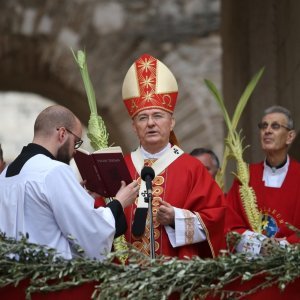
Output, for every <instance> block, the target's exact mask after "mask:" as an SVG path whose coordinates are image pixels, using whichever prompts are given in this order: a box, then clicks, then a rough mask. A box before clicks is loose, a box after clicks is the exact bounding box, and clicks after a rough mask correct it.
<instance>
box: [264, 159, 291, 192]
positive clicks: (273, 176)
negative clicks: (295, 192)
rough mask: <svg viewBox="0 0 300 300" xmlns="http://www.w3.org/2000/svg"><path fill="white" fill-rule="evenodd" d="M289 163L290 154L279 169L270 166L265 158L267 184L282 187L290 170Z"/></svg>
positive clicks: (265, 179)
mask: <svg viewBox="0 0 300 300" xmlns="http://www.w3.org/2000/svg"><path fill="white" fill-rule="evenodd" d="M289 165H290V158H289V156H288V157H287V160H286V163H285V164H284V166H282V167H281V168H278V169H276V168H272V167H270V166H268V165H267V164H266V160H265V161H264V172H263V181H264V182H265V186H267V187H275V188H280V187H281V185H282V183H283V181H284V179H285V176H286V174H287V172H288V169H289Z"/></svg>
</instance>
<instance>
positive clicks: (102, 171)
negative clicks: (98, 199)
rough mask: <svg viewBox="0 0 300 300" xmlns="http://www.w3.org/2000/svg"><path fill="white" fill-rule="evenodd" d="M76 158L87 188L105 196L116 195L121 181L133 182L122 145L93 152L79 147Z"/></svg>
mask: <svg viewBox="0 0 300 300" xmlns="http://www.w3.org/2000/svg"><path fill="white" fill-rule="evenodd" d="M74 160H75V162H76V165H77V167H78V170H79V173H80V175H81V177H82V179H83V180H86V188H87V189H88V190H90V191H92V192H96V193H98V194H99V195H101V196H103V197H115V196H116V194H117V193H118V191H119V189H120V187H121V181H124V182H125V183H126V184H127V185H128V184H129V183H131V182H132V178H131V176H130V173H129V170H128V168H127V166H126V163H125V160H124V157H123V154H122V150H121V148H120V147H109V148H104V149H101V150H98V151H95V152H93V153H89V152H88V151H86V150H84V149H81V148H79V149H77V150H76V153H75V155H74Z"/></svg>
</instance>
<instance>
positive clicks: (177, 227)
mask: <svg viewBox="0 0 300 300" xmlns="http://www.w3.org/2000/svg"><path fill="white" fill-rule="evenodd" d="M177 94H178V86H177V82H176V79H175V77H174V75H173V74H172V72H171V71H170V70H169V69H168V68H167V67H166V66H165V65H164V64H163V63H162V62H161V61H159V60H158V59H156V58H154V57H152V56H150V55H148V54H145V55H142V56H141V57H139V58H138V59H137V60H136V61H135V62H134V63H133V64H132V66H131V67H130V68H129V70H128V72H127V74H126V76H125V78H124V82H123V87H122V97H123V101H124V104H125V107H126V109H127V111H128V114H129V117H130V118H131V120H132V128H133V131H134V132H135V134H136V135H137V137H138V139H139V146H138V148H137V149H136V150H135V151H133V152H131V153H129V154H127V155H125V161H126V164H127V167H128V169H129V171H130V174H131V176H132V179H133V181H132V183H130V184H128V185H127V186H126V185H125V183H124V182H122V183H120V190H119V192H118V193H117V195H116V196H115V199H114V200H113V201H111V202H109V203H108V204H107V205H106V206H101V207H98V208H95V206H94V201H95V199H94V197H92V196H91V193H90V191H87V190H86V189H85V188H84V187H83V186H82V185H81V184H80V183H79V182H78V180H77V179H76V177H75V175H74V174H73V172H72V170H71V168H70V166H69V165H68V163H69V161H70V159H71V158H72V157H73V155H74V152H75V151H76V149H77V148H78V147H80V146H81V144H82V140H81V136H82V125H81V123H80V121H79V119H78V118H77V117H76V116H75V115H74V114H73V113H72V112H71V111H70V110H69V109H67V108H65V107H63V106H59V105H54V106H50V107H48V108H46V109H45V110H43V111H42V112H41V113H40V114H39V115H38V117H37V119H36V121H35V125H34V137H33V141H32V142H31V143H29V144H28V145H27V146H25V147H24V148H23V150H22V151H21V153H20V155H19V156H18V157H17V158H16V159H15V160H14V161H13V162H12V163H10V164H8V165H7V166H5V163H4V161H3V157H2V151H1V147H0V172H1V170H3V171H2V173H1V175H0V207H1V210H0V230H1V231H3V232H6V234H7V235H8V236H10V237H14V238H16V239H19V238H20V236H21V235H20V234H25V233H28V235H29V240H30V241H31V242H33V243H38V244H42V245H46V246H48V247H51V248H55V249H56V250H57V251H58V253H59V254H60V255H62V256H63V257H65V258H68V259H71V258H72V257H74V256H75V255H77V253H76V248H75V247H74V241H76V243H77V244H78V245H79V246H80V247H81V248H83V249H84V251H85V255H86V256H87V257H90V258H97V259H100V260H101V259H103V258H105V256H106V254H107V253H109V252H110V251H111V250H112V244H113V240H114V238H116V237H118V236H120V235H122V234H125V237H126V240H127V242H129V243H131V244H132V245H133V246H134V247H136V248H137V249H138V250H139V251H141V252H143V253H145V254H146V255H149V254H150V247H151V243H154V249H155V254H156V255H166V256H176V257H179V258H187V257H193V256H200V257H215V256H217V255H218V254H219V251H220V250H221V249H224V248H225V247H226V246H225V236H226V234H227V233H228V232H229V231H237V232H239V233H241V235H242V238H241V241H240V242H239V244H238V246H237V249H236V251H238V252H247V253H251V254H252V255H268V254H269V253H270V251H272V249H273V248H274V247H285V245H287V244H293V243H298V242H299V237H298V236H297V235H296V234H295V233H294V232H293V231H291V230H290V229H289V228H288V227H287V225H286V222H288V223H290V224H292V225H294V226H296V227H298V228H300V204H299V203H300V187H299V186H298V184H297V181H298V179H299V178H300V164H299V163H298V162H297V161H295V160H293V158H291V157H290V156H289V154H288V150H289V146H290V145H291V144H292V143H293V141H294V139H295V136H296V133H295V129H294V122H293V119H292V116H291V113H290V112H289V110H287V109H286V108H284V107H281V106H272V107H269V108H267V109H266V110H265V111H264V112H263V115H262V118H261V121H260V123H259V124H258V129H259V132H260V140H261V147H262V150H263V151H264V153H265V157H264V158H263V160H262V162H260V163H258V164H250V168H249V172H250V181H249V185H250V186H251V187H252V188H253V189H254V191H255V194H256V198H257V199H256V200H257V206H258V209H259V211H260V213H261V214H262V228H261V232H259V233H258V232H254V231H253V228H251V224H250V223H249V221H248V219H247V215H246V214H245V211H244V207H243V202H242V199H241V196H240V193H239V185H240V183H239V180H238V179H236V180H235V181H234V183H233V185H232V187H231V189H230V190H229V192H228V193H227V194H226V196H225V195H224V193H223V192H222V191H221V189H220V188H219V186H218V185H217V184H216V182H215V180H214V178H215V175H216V173H217V171H218V170H219V168H220V163H219V159H218V157H217V156H216V154H215V153H214V152H213V151H212V150H211V149H206V148H197V149H194V150H193V151H192V152H191V153H190V154H187V153H184V151H183V150H182V149H181V148H180V147H179V145H178V144H177V139H176V136H175V134H174V130H173V129H174V127H175V119H174V116H173V113H174V109H175V105H176V101H177ZM144 166H149V167H151V168H152V169H153V170H154V173H155V177H154V178H153V180H152V192H153V199H152V209H153V222H152V224H151V222H150V221H151V220H150V219H149V213H148V203H147V202H145V191H146V187H145V182H144V181H143V180H142V179H141V170H142V169H143V167H144ZM100 196H101V195H100ZM298 201H299V203H298ZM151 226H153V228H152V229H153V230H154V241H151V235H150V232H151ZM70 237H73V238H72V239H70Z"/></svg>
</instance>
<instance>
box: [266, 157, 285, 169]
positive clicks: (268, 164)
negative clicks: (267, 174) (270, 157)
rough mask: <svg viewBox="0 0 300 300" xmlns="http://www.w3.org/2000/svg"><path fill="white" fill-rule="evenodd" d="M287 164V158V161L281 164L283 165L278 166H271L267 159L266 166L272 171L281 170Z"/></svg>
mask: <svg viewBox="0 0 300 300" xmlns="http://www.w3.org/2000/svg"><path fill="white" fill-rule="evenodd" d="M286 162H287V157H286V158H285V160H284V161H283V162H282V163H281V164H279V165H278V166H271V165H270V163H269V162H268V161H267V159H266V165H267V166H268V167H270V168H271V169H280V168H282V167H283V166H284V165H285V164H286Z"/></svg>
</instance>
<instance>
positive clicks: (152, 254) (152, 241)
mask: <svg viewBox="0 0 300 300" xmlns="http://www.w3.org/2000/svg"><path fill="white" fill-rule="evenodd" d="M145 202H148V203H149V205H148V211H149V222H150V223H149V227H150V257H151V259H154V258H155V239H154V228H153V211H152V193H149V192H148V190H147V198H145Z"/></svg>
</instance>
